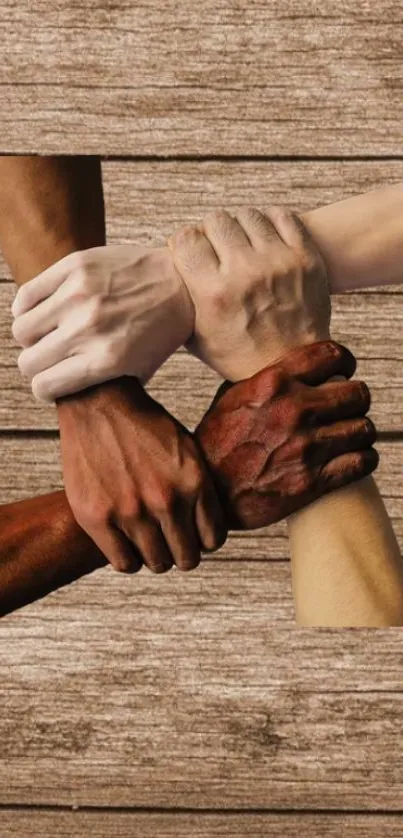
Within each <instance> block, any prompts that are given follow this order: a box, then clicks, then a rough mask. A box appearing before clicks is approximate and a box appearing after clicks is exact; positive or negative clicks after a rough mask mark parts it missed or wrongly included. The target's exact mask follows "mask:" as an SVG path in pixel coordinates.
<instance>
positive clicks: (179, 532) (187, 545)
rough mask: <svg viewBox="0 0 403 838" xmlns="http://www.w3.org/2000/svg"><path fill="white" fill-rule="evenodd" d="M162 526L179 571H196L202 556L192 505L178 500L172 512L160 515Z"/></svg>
mask: <svg viewBox="0 0 403 838" xmlns="http://www.w3.org/2000/svg"><path fill="white" fill-rule="evenodd" d="M160 526H161V529H162V532H163V533H164V536H165V540H166V542H167V544H168V547H169V548H170V551H171V553H172V556H173V558H174V562H175V564H176V567H177V568H178V570H184V571H186V570H194V568H196V567H197V566H198V565H199V564H200V561H201V554H200V544H199V539H198V536H197V532H196V528H195V522H194V520H193V507H192V505H191V504H190V503H189V502H188V501H186V499H181V498H178V500H177V502H176V503H175V504H174V508H173V509H172V510H171V512H166V513H160Z"/></svg>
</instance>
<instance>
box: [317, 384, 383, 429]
mask: <svg viewBox="0 0 403 838" xmlns="http://www.w3.org/2000/svg"><path fill="white" fill-rule="evenodd" d="M312 397H313V404H312V413H313V416H314V418H315V421H317V420H319V421H320V422H335V421H337V420H339V419H352V418H354V417H355V416H364V415H365V414H366V413H368V410H369V408H370V405H371V395H370V392H369V389H368V387H367V385H366V384H365V382H364V381H330V382H329V383H327V384H322V385H321V386H320V387H318V388H317V390H316V392H315V391H313V393H312Z"/></svg>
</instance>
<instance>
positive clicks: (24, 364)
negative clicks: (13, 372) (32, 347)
mask: <svg viewBox="0 0 403 838" xmlns="http://www.w3.org/2000/svg"><path fill="white" fill-rule="evenodd" d="M29 357H30V356H29V354H28V352H27V350H24V351H23V352H20V354H19V356H18V360H17V364H18V369H19V371H20V373H22V375H29V373H30V363H29Z"/></svg>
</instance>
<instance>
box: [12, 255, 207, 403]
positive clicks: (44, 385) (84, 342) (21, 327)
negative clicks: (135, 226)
mask: <svg viewBox="0 0 403 838" xmlns="http://www.w3.org/2000/svg"><path fill="white" fill-rule="evenodd" d="M12 313H13V315H14V317H15V319H14V323H13V327H12V331H13V335H14V338H15V339H16V341H17V343H19V344H20V346H23V347H24V349H23V351H22V352H21V354H20V356H19V359H18V365H19V368H20V371H21V372H22V373H23V374H24V375H26V376H27V377H28V378H29V380H30V382H31V385H32V391H33V394H34V396H35V397H36V398H37V399H39V400H42V401H48V402H50V401H55V400H56V399H57V398H60V397H61V396H64V395H68V394H71V393H75V392H77V391H80V390H84V389H85V388H87V387H89V386H91V385H94V384H97V383H99V382H102V381H107V380H109V379H112V378H118V377H120V376H122V375H132V376H135V377H136V378H138V379H139V381H141V383H143V384H144V383H146V382H147V381H148V380H149V379H150V378H151V376H152V375H153V374H154V372H155V371H156V370H157V369H158V368H159V367H160V366H161V364H162V363H163V362H164V361H165V360H166V359H167V358H168V357H169V356H170V355H171V354H172V353H173V352H175V350H176V349H177V348H178V347H179V346H181V344H183V343H184V342H185V341H186V340H187V339H188V337H189V335H190V334H191V333H192V331H193V326H194V309H193V304H192V301H191V299H190V296H189V293H188V291H187V288H186V285H185V284H184V282H183V280H182V279H181V277H180V274H178V272H177V271H176V269H175V267H174V265H173V262H172V258H171V256H170V253H169V250H168V249H167V248H166V247H165V248H154V249H150V248H145V247H137V246H134V245H112V246H108V247H94V248H90V249H88V250H83V251H76V252H74V253H71V254H69V255H68V256H65V257H64V258H63V259H60V260H59V261H58V262H56V263H55V264H54V265H52V266H51V267H50V268H48V269H47V270H45V271H43V273H41V274H39V275H38V276H37V277H35V278H34V279H32V280H31V281H30V282H27V283H26V284H25V285H22V286H21V287H20V289H19V291H18V293H17V295H16V297H15V300H14V303H13V306H12Z"/></svg>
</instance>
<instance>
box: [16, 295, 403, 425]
mask: <svg viewBox="0 0 403 838" xmlns="http://www.w3.org/2000/svg"><path fill="white" fill-rule="evenodd" d="M13 296H14V290H13V288H12V286H11V284H10V283H3V284H1V283H0V428H20V429H30V428H34V429H55V428H57V415H56V410H55V409H54V407H53V406H50V407H48V406H43V405H40V404H39V403H36V402H35V400H34V398H33V396H32V394H31V390H30V387H29V386H28V384H27V382H26V381H25V380H24V381H23V380H22V377H21V375H20V372H19V370H18V366H17V358H18V354H19V351H20V350H19V349H18V347H17V346H16V344H15V342H14V339H13V337H12V334H11V324H12V319H11V314H10V307H11V302H12V299H13ZM332 323H333V326H332V334H333V337H334V338H335V339H337V340H339V341H340V342H342V343H344V344H346V345H347V346H348V347H349V348H350V349H351V350H352V351H353V352H354V353H355V355H356V357H357V359H358V368H357V375H358V376H360V377H361V378H363V379H365V380H366V381H367V383H368V385H369V387H370V388H371V392H372V409H371V415H372V417H373V419H374V421H375V422H376V423H377V426H378V429H379V430H380V431H395V432H399V431H401V430H402V429H403V423H402V418H403V364H402V361H403V343H402V339H401V335H402V331H403V294H401V295H393V294H376V293H374V294H370V293H368V294H366V295H361V294H348V295H344V296H340V297H336V298H334V302H333V321H332ZM220 381H221V379H220V378H219V376H217V375H216V374H215V373H213V372H212V371H211V370H209V369H208V368H206V367H205V366H203V365H202V364H201V363H200V362H199V361H198V360H197V359H195V358H193V356H190V355H189V354H188V353H187V352H186V351H185V350H180V351H179V352H177V353H176V354H175V355H174V356H173V357H172V358H170V359H169V360H168V362H167V363H166V364H164V366H163V367H162V368H161V369H160V370H159V371H158V373H157V374H156V375H155V377H154V378H153V380H152V381H151V382H150V384H149V386H148V388H147V389H148V390H149V392H150V393H151V394H152V395H153V396H154V397H155V398H156V399H157V400H158V401H161V402H162V403H163V404H164V405H165V406H166V407H167V409H168V410H170V411H171V412H172V413H174V414H175V415H176V416H177V417H178V419H179V420H180V421H181V422H183V423H184V424H185V425H187V426H188V427H191V428H193V427H195V425H196V424H197V422H198V421H199V418H200V417H201V416H202V415H203V413H204V411H205V410H206V409H207V407H208V405H209V404H210V402H211V399H212V397H213V395H214V393H215V391H216V389H217V387H218V385H219V383H220Z"/></svg>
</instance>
